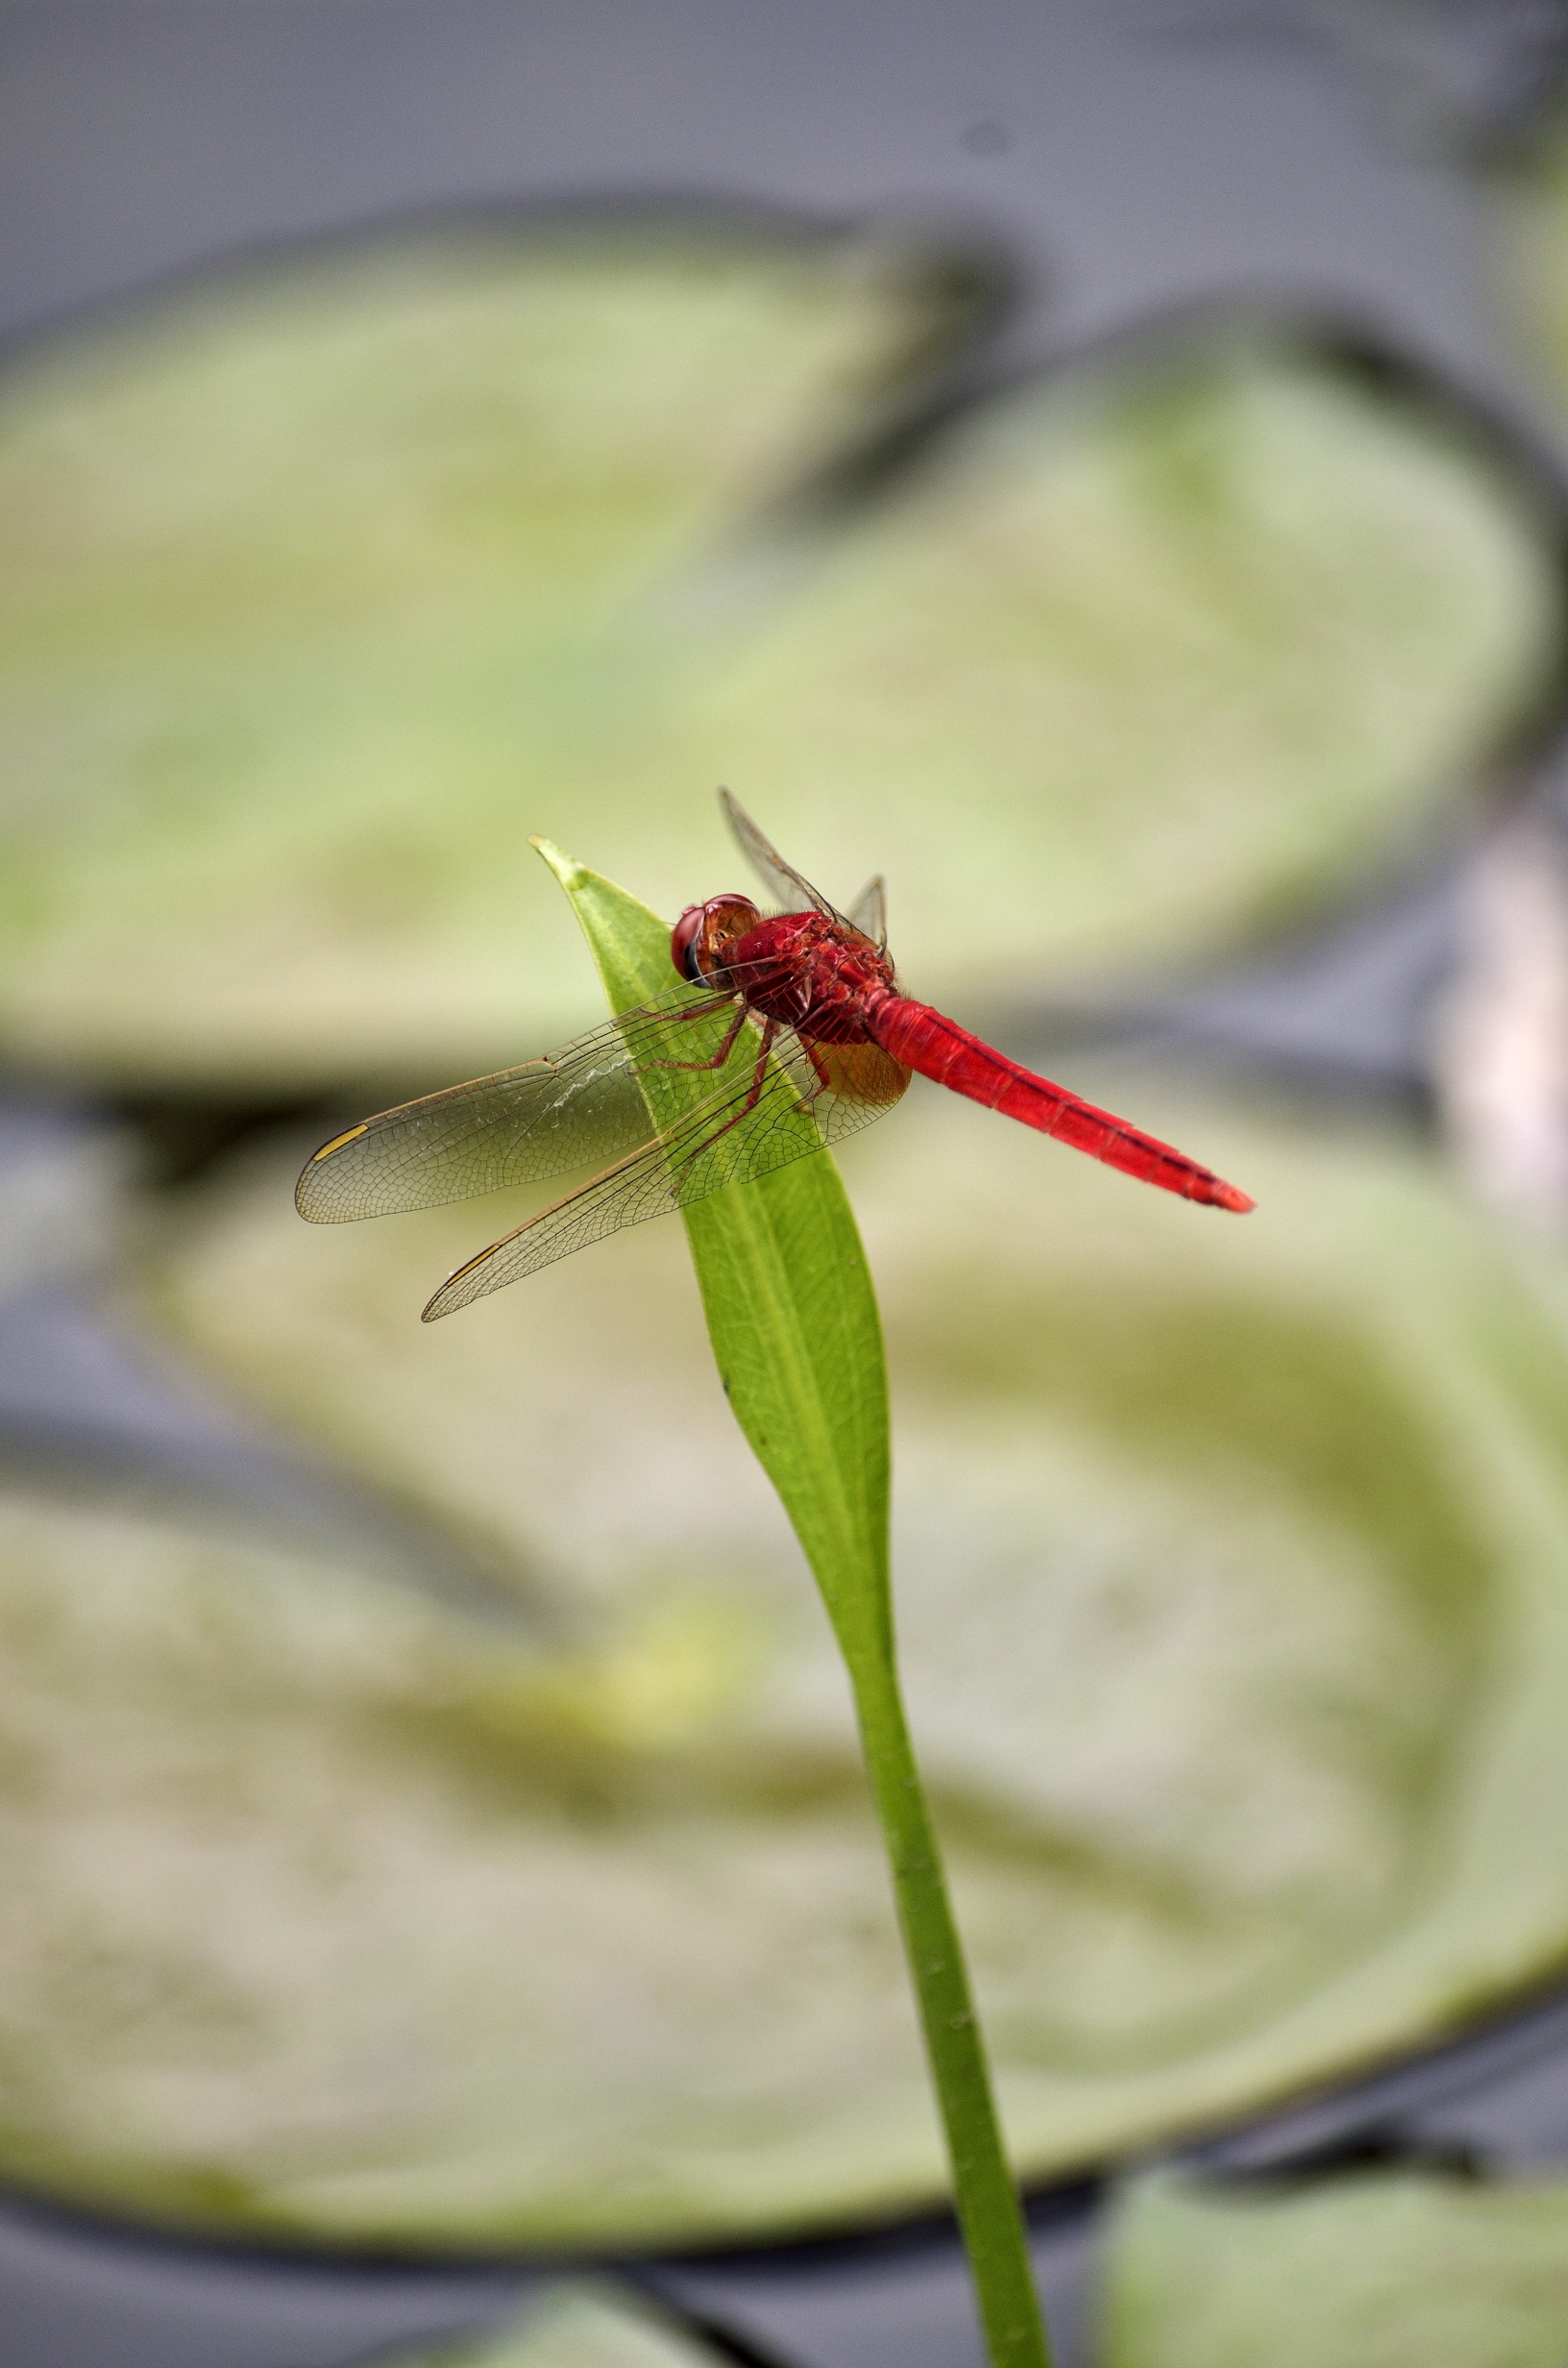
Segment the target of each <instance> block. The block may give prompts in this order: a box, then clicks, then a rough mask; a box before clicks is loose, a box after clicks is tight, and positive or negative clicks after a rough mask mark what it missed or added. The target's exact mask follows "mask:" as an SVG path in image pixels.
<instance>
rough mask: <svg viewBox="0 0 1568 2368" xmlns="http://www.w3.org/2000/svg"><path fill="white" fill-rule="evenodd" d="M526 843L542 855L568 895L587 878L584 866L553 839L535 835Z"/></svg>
mask: <svg viewBox="0 0 1568 2368" xmlns="http://www.w3.org/2000/svg"><path fill="white" fill-rule="evenodd" d="M528 845H529V846H530V847H531V848H532V849H533V850H534V851H535V853H536V854H539V855H542V856H543V857H544V859H545V861H546V863H548V864H549V866H550V868H551V871H552V872H553V873H554V875H555V876H556V878H557V879H558V880H559V881H560V883H561V886H562V887H563V888H564V889H565V890H566V892H567V894H568V896H570V895H571V894H572V892H573V891H574V889H576V888H580V887H581V886H582V884H583V882H584V881H585V880H586V879H587V878H588V876H589V875H588V872H587V870H586V868H585V867H584V866H583V865H582V864H580V863H579V862H578V861H577V859H576V856H575V855H569V854H568V853H567V852H566V851H565V849H564V848H560V847H557V846H556V844H555V842H554V840H553V839H546V838H538V837H535V838H531V839H529V841H528Z"/></svg>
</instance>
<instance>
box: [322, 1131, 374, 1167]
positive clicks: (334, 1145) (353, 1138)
mask: <svg viewBox="0 0 1568 2368" xmlns="http://www.w3.org/2000/svg"><path fill="white" fill-rule="evenodd" d="M369 1129H370V1121H369V1120H368V1119H364V1120H361V1122H360V1123H359V1124H358V1125H357V1126H351V1127H350V1128H349V1131H348V1133H347V1134H346V1135H334V1136H333V1137H332V1139H331V1143H324V1144H323V1145H322V1147H321V1148H320V1150H319V1151H316V1152H314V1153H313V1154H312V1156H311V1160H310V1165H311V1167H312V1168H319V1167H320V1165H321V1163H322V1161H323V1160H324V1159H331V1156H332V1153H333V1152H334V1151H341V1149H342V1148H343V1146H344V1145H345V1143H357V1142H358V1140H359V1138H360V1136H361V1135H363V1134H366V1133H368V1132H369Z"/></svg>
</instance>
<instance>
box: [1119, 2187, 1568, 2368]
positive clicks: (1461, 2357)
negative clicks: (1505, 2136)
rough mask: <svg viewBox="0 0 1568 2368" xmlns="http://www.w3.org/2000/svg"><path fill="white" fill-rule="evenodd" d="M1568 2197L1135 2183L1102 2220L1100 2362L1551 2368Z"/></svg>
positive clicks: (1564, 2191) (1549, 2192) (1559, 2332)
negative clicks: (1105, 2259) (1106, 2242)
mask: <svg viewBox="0 0 1568 2368" xmlns="http://www.w3.org/2000/svg"><path fill="white" fill-rule="evenodd" d="M1565 2255H1568V2186H1563V2185H1562V2184H1561V2183H1550V2182H1531V2183H1523V2182H1521V2183H1518V2184H1510V2185H1502V2184H1498V2185H1492V2184H1490V2183H1482V2182H1481V2181H1475V2180H1456V2179H1445V2178H1436V2177H1433V2176H1430V2175H1414V2174H1409V2173H1406V2174H1401V2175H1398V2176H1394V2175H1390V2174H1386V2173H1384V2174H1379V2175H1375V2176H1366V2177H1360V2178H1344V2179H1335V2180H1333V2181H1330V2182H1326V2183H1324V2184H1322V2185H1321V2186H1317V2187H1311V2188H1306V2189H1302V2190H1298V2191H1297V2192H1295V2193H1291V2192H1289V2191H1288V2190H1286V2191H1285V2192H1284V2193H1278V2194H1274V2195H1270V2194H1268V2193H1266V2192H1263V2193H1254V2194H1250V2195H1248V2194H1244V2193H1238V2192H1236V2191H1234V2190H1233V2191H1231V2192H1229V2193H1228V2192H1226V2191H1225V2190H1224V2189H1222V2188H1211V2187H1206V2186H1204V2185H1203V2184H1201V2183H1199V2182H1196V2181H1181V2180H1174V2179H1157V2180H1151V2181H1149V2182H1146V2183H1142V2184H1140V2185H1139V2186H1136V2187H1134V2188H1133V2189H1132V2190H1131V2192H1130V2194H1129V2195H1128V2196H1127V2197H1126V2198H1125V2199H1124V2200H1123V2201H1122V2203H1121V2205H1120V2207H1119V2208H1118V2209H1117V2211H1116V2213H1115V2216H1114V2218H1113V2221H1112V2231H1111V2239H1110V2257H1109V2264H1108V2270H1107V2287H1108V2291H1107V2297H1106V2305H1105V2311H1104V2331H1103V2333H1104V2348H1103V2350H1102V2352H1101V2353H1100V2354H1099V2356H1100V2357H1101V2358H1102V2359H1103V2360H1104V2362H1105V2368H1256V2363H1258V2362H1259V2361H1262V2360H1267V2361H1268V2362H1269V2368H1319V2364H1320V2363H1321V2362H1323V2361H1327V2360H1332V2361H1333V2362H1334V2363H1335V2368H1556V2363H1557V2362H1558V2361H1560V2360H1561V2359H1562V2358H1563V2357H1564V2356H1565V2354H1568V2283H1565V2282H1564V2279H1563V2266H1562V2265H1563V2260H1564V2257H1565Z"/></svg>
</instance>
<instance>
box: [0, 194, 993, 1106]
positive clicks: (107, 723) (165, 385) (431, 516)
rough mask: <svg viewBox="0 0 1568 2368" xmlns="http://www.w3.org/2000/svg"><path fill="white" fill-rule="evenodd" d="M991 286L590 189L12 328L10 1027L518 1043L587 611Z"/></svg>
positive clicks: (4, 897) (863, 407) (156, 1072)
mask: <svg viewBox="0 0 1568 2368" xmlns="http://www.w3.org/2000/svg"><path fill="white" fill-rule="evenodd" d="M982 292H983V291H982V290H981V289H980V288H979V284H978V281H977V279H976V277H975V275H972V274H971V275H970V278H969V283H968V291H967V297H966V287H965V284H964V275H963V273H962V272H957V271H955V269H954V268H953V258H952V257H951V256H950V255H944V254H943V253H940V252H937V251H935V250H928V251H925V252H922V253H920V254H914V253H912V252H910V251H909V250H908V249H907V248H899V247H894V246H893V245H891V244H889V243H888V242H883V241H877V240H872V239H858V238H853V237H849V236H846V235H835V236H828V235H826V234H815V235H814V234H807V233H805V232H790V231H787V230H786V229H784V228H782V227H779V228H776V229H773V230H769V229H767V228H765V227H759V226H758V225H757V224H756V223H755V222H754V221H752V222H749V223H748V222H747V220H745V219H744V218H739V217H738V218H737V220H736V221H735V222H734V223H733V224H729V223H725V222H723V221H717V222H716V221H712V220H704V219H701V218H698V217H694V218H692V219H689V220H684V221H678V222H671V221H669V220H668V219H666V220H665V221H663V222H662V224H661V223H658V222H655V221H654V220H653V219H652V218H649V219H646V220H643V221H641V222H640V221H639V220H638V219H637V218H636V217H635V216H634V215H629V216H626V217H625V218H623V219H622V220H620V222H619V223H618V222H617V221H616V219H615V218H614V217H613V216H612V215H607V214H595V213H593V212H592V211H590V212H589V213H587V214H586V215H584V216H582V217H580V218H577V219H574V218H573V217H572V216H571V215H570V214H562V215H560V216H551V217H547V218H545V219H543V220H541V221H540V222H539V223H537V224H536V225H535V226H534V227H533V228H532V229H531V231H530V230H526V229H522V228H519V227H517V226H515V225H514V226H513V227H512V228H511V229H510V230H508V229H506V228H504V227H501V226H498V227H494V228H492V229H491V230H490V231H489V232H488V233H486V232H484V231H481V230H478V229H475V228H473V227H470V228H468V229H467V230H464V229H462V228H460V227H459V228H454V229H452V230H449V231H447V232H445V233H441V232H438V231H433V230H432V231H430V232H429V233H426V234H422V235H415V236H412V237H408V238H404V239H402V240H396V239H390V238H389V239H386V240H383V241H380V242H377V243H374V244H370V245H360V246H356V247H351V248H350V249H348V250H346V251H340V252H324V253H322V254H321V255H319V256H317V257H316V258H314V259H310V260H307V261H305V262H297V263H295V264H294V265H292V266H282V265H280V266H277V267H274V268H271V269H260V268H257V269H254V270H252V271H251V272H250V273H248V274H245V275H242V276H240V277H238V278H236V279H234V280H233V281H232V282H231V283H229V284H218V283H212V284H207V285H205V286H204V287H202V288H201V289H199V290H198V291H196V292H195V293H194V294H191V295H189V296H187V297H186V298H185V299H184V300H181V299H180V298H178V297H176V296H170V297H168V298H166V299H165V300H164V301H162V302H161V303H159V304H156V305H152V306H150V307H148V308H144V309H142V310H139V311H135V312H133V313H132V314H130V315H128V316H126V317H124V318H123V319H119V320H116V321H113V322H111V323H110V325H109V326H107V327H105V328H102V329H100V330H99V331H98V332H96V333H89V332H82V333H73V334H70V335H65V336H61V338H59V339H58V340H53V341H44V342H42V343H40V345H39V346H38V347H37V349H36V350H35V351H33V352H32V353H30V354H29V355H27V356H26V357H24V358H21V359H20V360H18V361H16V362H14V363H13V364H12V367H11V368H10V370H9V372H8V373H7V376H6V379H5V382H4V385H3V387H0V540H3V542H4V545H5V549H6V555H7V557H6V569H5V579H4V585H3V588H0V604H3V605H0V616H3V626H0V649H3V650H4V653H5V655H4V659H3V661H0V708H3V714H4V726H3V730H4V746H5V762H4V771H5V782H6V786H5V790H4V792H3V799H0V838H3V843H4V848H5V854H4V861H3V867H0V868H3V872H4V880H5V885H4V889H3V891H0V931H3V934H0V1015H3V1025H4V1033H5V1039H6V1044H7V1047H8V1049H9V1054H10V1057H11V1059H12V1061H15V1062H22V1063H28V1062H31V1063H34V1064H36V1065H40V1066H47V1067H51V1068H57V1067H58V1068H63V1069H66V1070H75V1071H79V1072H84V1073H88V1074H98V1075H102V1074H108V1075H110V1076H115V1077H119V1076H128V1077H130V1078H131V1079H133V1080H136V1079H148V1078H151V1079H163V1080H171V1079H172V1080H174V1081H183V1080H189V1079H191V1078H192V1077H194V1078H196V1079H197V1080H200V1081H206V1082H210V1081H212V1080H218V1081H221V1082H228V1081H231V1080H234V1079H237V1080H240V1081H241V1082H244V1081H246V1080H251V1081H254V1082H257V1083H264V1084H266V1085H268V1086H276V1085H277V1084H278V1083H279V1082H282V1083H283V1084H285V1085H286V1084H289V1083H291V1082H297V1081H299V1080H301V1079H303V1080H305V1081H306V1082H311V1081H316V1080H319V1079H321V1078H323V1077H328V1078H331V1077H337V1076H341V1075H343V1074H345V1073H354V1072H355V1071H356V1070H357V1071H362V1070H363V1069H364V1068H365V1067H366V1066H367V1065H369V1066H371V1067H376V1066H378V1065H380V1066H382V1067H384V1066H385V1065H386V1064H387V1063H388V1062H394V1063H395V1062H402V1061H408V1060H417V1059H418V1058H419V1057H420V1056H421V1055H422V1054H424V1053H426V1052H427V1051H428V1049H429V1048H431V1047H434V1048H439V1050H440V1052H441V1053H442V1055H443V1056H445V1055H447V1054H448V1053H450V1052H451V1051H453V1049H455V1048H457V1047H461V1048H463V1049H464V1050H465V1051H466V1050H468V1049H469V1048H472V1047H473V1046H474V1044H475V1043H476V1042H478V1043H480V1044H482V1045H484V1046H490V1045H493V1044H494V1043H496V1042H497V1041H498V1040H499V1039H502V1038H504V1040H505V1041H506V1042H507V1043H510V1042H511V1041H512V1033H511V1031H512V1027H513V1024H514V1021H515V1018H516V1016H517V1014H518V1012H519V1009H520V1007H525V1008H526V995H525V996H520V988H519V980H520V977H523V976H525V975H526V973H527V961H526V959H524V960H523V961H521V962H520V953H519V950H520V948H526V946H527V937H528V933H529V915H528V906H527V899H526V898H525V897H524V896H523V894H522V882H523V879H524V877H525V875H526V873H527V871H528V870H529V869H530V868H531V859H530V858H529V857H528V855H527V832H528V831H529V830H530V829H534V828H537V827H540V826H542V820H543V819H544V817H543V812H542V806H541V800H542V799H548V798H550V797H554V798H555V799H556V800H557V802H558V791H557V790H556V788H555V785H556V784H557V783H558V781H559V779H560V777H561V773H562V768H563V764H564V765H565V767H566V770H567V774H568V777H570V778H573V779H575V778H576V777H577V776H578V775H579V774H580V773H581V772H582V771H584V770H586V771H587V772H588V773H589V774H590V775H591V774H592V771H593V769H594V766H595V764H596V761H597V760H598V757H599V756H600V754H601V753H602V752H603V748H604V706H605V702H606V699H608V700H609V702H610V703H611V705H612V706H613V705H618V704H619V701H620V696H621V694H620V692H619V690H618V687H617V686H618V683H619V679H620V675H619V667H618V661H617V659H616V658H615V657H614V656H613V655H611V654H606V652H605V650H604V648H603V636H604V634H605V632H606V630H607V629H608V628H609V627H610V625H611V623H612V622H613V621H614V620H615V619H616V618H618V617H619V616H621V615H622V614H623V612H624V611H625V608H626V607H627V605H628V604H636V603H637V602H638V601H639V600H640V599H644V598H646V597H647V596H648V594H649V588H650V587H651V586H652V585H655V584H657V583H659V582H661V581H663V580H668V578H669V577H670V575H671V573H672V571H673V570H678V569H680V568H681V567H683V566H684V565H685V564H687V563H688V562H689V561H690V559H691V558H692V556H693V555H694V554H697V553H700V552H701V550H702V549H704V548H705V547H706V546H707V545H708V544H709V543H711V542H713V541H714V540H715V539H716V538H718V537H719V536H720V535H721V534H722V533H727V532H728V531H729V530H731V529H732V528H733V527H734V525H735V523H736V521H737V518H738V517H739V516H740V515H741V514H743V513H745V512H747V511H749V510H750V509H751V508H752V507H753V506H756V505H759V504H762V503H765V502H766V501H768V500H769V499H771V498H773V497H776V496H778V495H780V494H782V493H783V492H785V491H786V490H787V489H788V488H789V487H790V486H791V485H793V484H794V483H795V481H796V480H797V479H798V478H799V477H800V476H801V475H802V474H809V472H810V471H811V469H812V468H813V466H814V465H815V464H816V463H818V462H819V461H820V460H821V458H822V457H823V456H824V455H825V452H826V451H827V449H828V448H829V447H831V446H832V445H834V444H835V443H836V442H837V441H838V440H839V439H841V438H842V437H843V436H844V435H845V433H846V432H848V431H849V430H850V429H851V428H853V429H854V430H855V431H856V432H862V431H864V429H865V428H866V426H867V424H868V422H869V421H870V418H871V417H872V416H873V415H874V413H875V410H876V407H877V406H878V405H879V404H880V403H881V402H883V401H885V400H886V399H888V398H889V397H890V396H891V395H893V394H894V393H895V392H896V391H897V390H898V389H899V388H901V387H903V386H904V385H906V384H907V382H909V380H910V379H911V378H912V376H913V377H918V376H919V373H920V372H921V371H922V370H923V369H925V368H927V367H929V366H930V365H931V364H932V363H933V361H935V360H936V359H939V358H941V357H942V355H943V352H944V351H945V350H946V349H947V348H948V347H950V346H951V345H952V344H953V342H954V341H955V340H962V339H963V337H964V336H965V335H966V334H967V333H968V330H969V328H970V326H971V321H972V318H973V316H974V314H975V310H976V307H977V304H978V301H979V295H980V293H982ZM612 737H613V735H612ZM545 901H546V899H543V898H541V900H540V902H541V904H543V903H544V902H545ZM536 934H537V933H536ZM552 951H553V949H552V948H551V949H548V950H546V949H538V950H536V951H535V955H534V960H535V963H536V964H537V965H538V966H539V967H540V968H541V969H542V970H545V971H546V972H547V973H548V965H549V962H550V960H551V952H552ZM389 995H390V997H391V1001H390V1003H388V1002H387V1001H386V998H387V997H388V996H389Z"/></svg>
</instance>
